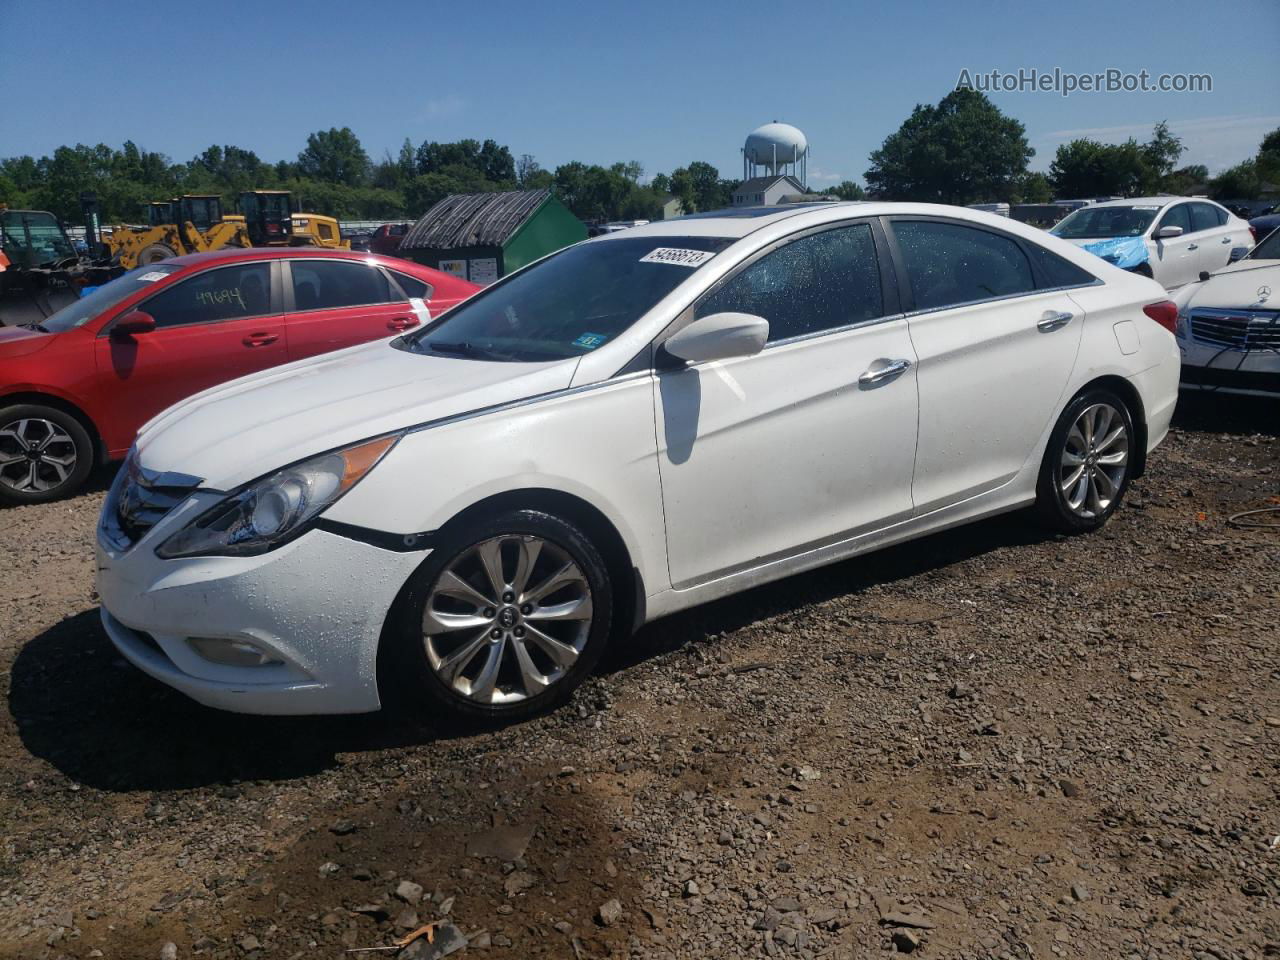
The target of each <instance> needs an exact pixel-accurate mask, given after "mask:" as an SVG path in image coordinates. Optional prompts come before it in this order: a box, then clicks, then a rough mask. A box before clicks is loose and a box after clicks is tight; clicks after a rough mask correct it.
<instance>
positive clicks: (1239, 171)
mask: <svg viewBox="0 0 1280 960" xmlns="http://www.w3.org/2000/svg"><path fill="white" fill-rule="evenodd" d="M1262 183H1263V181H1262V174H1261V173H1260V172H1259V170H1258V161H1257V160H1245V161H1244V162H1243V163H1237V164H1236V165H1235V166H1234V167H1231V168H1230V169H1228V170H1224V171H1222V173H1220V174H1218V175H1217V176H1216V177H1214V178H1213V179H1212V180H1210V181H1209V196H1211V197H1213V199H1215V200H1257V199H1258V197H1260V196H1261V195H1262Z"/></svg>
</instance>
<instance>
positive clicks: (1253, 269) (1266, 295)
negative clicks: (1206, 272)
mask: <svg viewBox="0 0 1280 960" xmlns="http://www.w3.org/2000/svg"><path fill="white" fill-rule="evenodd" d="M1184 302H1185V304H1186V306H1188V307H1190V306H1196V307H1221V308H1223V309H1225V310H1253V309H1257V310H1280V261H1276V260H1257V261H1249V260H1241V261H1239V262H1238V263H1233V264H1231V265H1230V266H1227V267H1223V268H1222V269H1221V270H1216V271H1214V274H1213V276H1211V277H1210V278H1209V279H1208V280H1206V281H1204V282H1203V283H1197V284H1194V285H1193V288H1192V290H1191V292H1190V295H1189V296H1188V297H1187V298H1186V300H1185V301H1184Z"/></svg>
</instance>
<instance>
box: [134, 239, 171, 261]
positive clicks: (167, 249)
mask: <svg viewBox="0 0 1280 960" xmlns="http://www.w3.org/2000/svg"><path fill="white" fill-rule="evenodd" d="M177 255H178V251H177V250H174V249H173V247H171V246H169V245H168V244H167V243H153V244H151V245H150V246H147V247H143V248H142V249H141V250H139V251H138V266H140V267H145V266H146V265H147V264H149V263H159V262H160V261H161V260H168V259H170V258H171V257H176V256H177Z"/></svg>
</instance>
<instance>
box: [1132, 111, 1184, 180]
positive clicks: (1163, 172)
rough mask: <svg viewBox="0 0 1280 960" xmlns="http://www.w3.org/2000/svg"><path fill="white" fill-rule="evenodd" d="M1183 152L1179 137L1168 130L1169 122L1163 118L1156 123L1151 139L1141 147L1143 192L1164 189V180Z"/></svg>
mask: <svg viewBox="0 0 1280 960" xmlns="http://www.w3.org/2000/svg"><path fill="white" fill-rule="evenodd" d="M1185 152H1186V147H1184V146H1183V145H1182V140H1181V138H1179V137H1176V136H1174V135H1173V134H1172V133H1170V132H1169V124H1168V123H1166V122H1165V121H1164V120H1161V121H1160V122H1159V123H1157V124H1156V126H1155V129H1154V130H1153V131H1152V132H1151V139H1150V140H1148V141H1147V142H1146V143H1144V144H1143V145H1142V148H1141V155H1142V162H1143V165H1144V166H1145V167H1146V173H1145V176H1144V182H1143V184H1142V190H1143V192H1150V193H1156V192H1158V191H1160V190H1163V189H1165V188H1166V185H1165V181H1166V180H1167V179H1168V178H1169V177H1170V176H1171V175H1172V174H1173V169H1174V166H1175V165H1176V164H1177V162H1178V158H1179V157H1181V156H1182V154H1183V153H1185Z"/></svg>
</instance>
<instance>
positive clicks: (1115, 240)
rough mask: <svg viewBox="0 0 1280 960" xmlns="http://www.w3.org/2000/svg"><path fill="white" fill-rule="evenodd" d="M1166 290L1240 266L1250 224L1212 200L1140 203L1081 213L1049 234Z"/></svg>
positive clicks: (1117, 203) (1250, 243)
mask: <svg viewBox="0 0 1280 960" xmlns="http://www.w3.org/2000/svg"><path fill="white" fill-rule="evenodd" d="M1050 232H1051V233H1052V234H1053V235H1054V236H1055V237H1061V238H1062V239H1064V240H1069V241H1070V242H1071V243H1074V244H1076V245H1077V246H1080V247H1084V249H1086V250H1088V251H1089V252H1090V253H1093V254H1096V255H1097V256H1099V257H1101V258H1102V259H1103V260H1106V261H1107V262H1108V263H1111V264H1114V265H1115V266H1117V267H1120V268H1121V269H1122V270H1132V271H1133V272H1134V273H1139V274H1142V275H1143V276H1144V277H1153V278H1154V279H1155V280H1157V281H1158V282H1159V283H1160V285H1161V286H1163V287H1164V288H1165V289H1167V290H1173V289H1175V288H1177V287H1180V286H1182V285H1183V284H1186V283H1190V282H1191V281H1193V280H1195V279H1196V278H1197V277H1199V276H1200V273H1201V271H1206V270H1207V271H1210V272H1212V271H1214V270H1217V269H1218V268H1220V267H1225V266H1226V265H1227V264H1228V263H1232V262H1234V261H1236V260H1239V259H1240V258H1241V257H1243V256H1244V255H1245V254H1246V253H1248V252H1249V249H1250V248H1251V247H1252V246H1253V234H1252V233H1251V232H1250V230H1249V223H1248V221H1246V220H1241V219H1240V218H1239V217H1237V216H1236V215H1235V214H1234V213H1232V212H1231V211H1230V210H1228V209H1227V208H1226V207H1223V206H1221V205H1220V204H1217V203H1214V202H1213V201H1212V200H1204V199H1199V198H1193V197H1140V198H1138V199H1135V200H1110V201H1107V202H1106V203H1095V204H1091V205H1090V206H1087V207H1081V208H1080V209H1079V210H1077V211H1076V212H1075V213H1073V214H1071V215H1070V216H1069V217H1067V218H1066V219H1064V220H1063V221H1062V222H1061V223H1059V224H1058V225H1057V226H1055V227H1054V228H1053V230H1052V231H1050Z"/></svg>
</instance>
